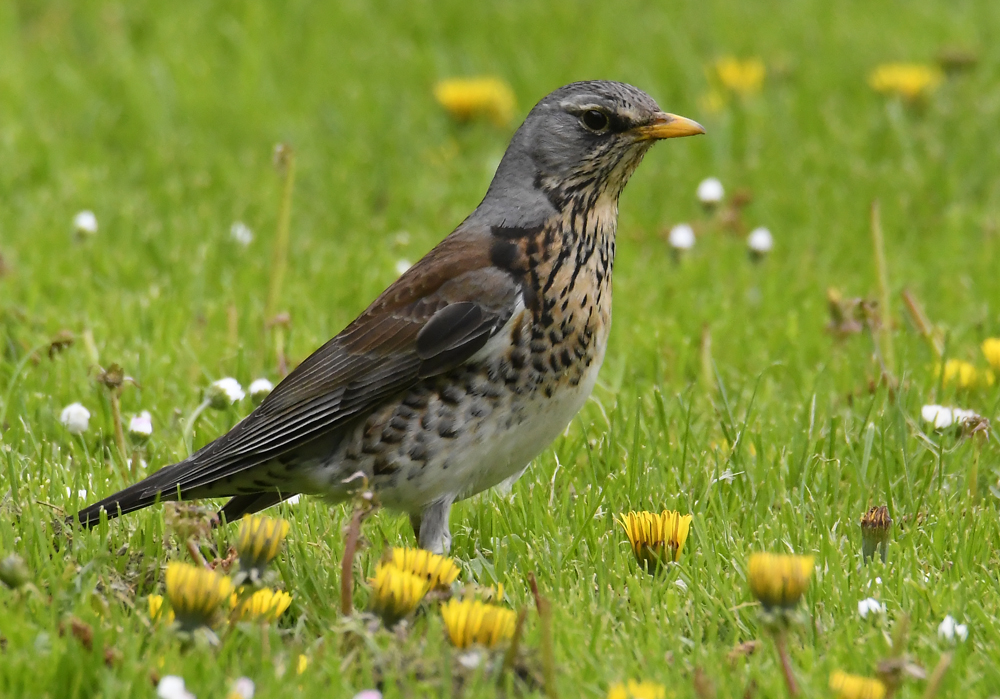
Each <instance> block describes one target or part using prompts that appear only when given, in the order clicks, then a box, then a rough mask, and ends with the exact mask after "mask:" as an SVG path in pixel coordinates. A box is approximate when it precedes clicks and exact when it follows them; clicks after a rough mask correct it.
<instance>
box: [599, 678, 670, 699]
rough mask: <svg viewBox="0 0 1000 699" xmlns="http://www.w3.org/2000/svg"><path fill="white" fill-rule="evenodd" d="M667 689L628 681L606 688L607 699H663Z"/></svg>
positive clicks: (659, 685)
mask: <svg viewBox="0 0 1000 699" xmlns="http://www.w3.org/2000/svg"><path fill="white" fill-rule="evenodd" d="M666 696H667V688H666V687H664V686H663V685H662V684H658V683H656V682H649V681H645V680H643V681H641V682H640V681H637V680H629V681H628V682H627V683H625V684H622V683H621V682H618V683H617V684H613V685H611V686H610V687H609V688H608V699H665V697H666Z"/></svg>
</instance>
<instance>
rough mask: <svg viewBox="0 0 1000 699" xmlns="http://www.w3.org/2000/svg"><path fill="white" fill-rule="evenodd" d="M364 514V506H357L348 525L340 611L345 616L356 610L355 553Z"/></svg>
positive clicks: (342, 567) (343, 561) (341, 572)
mask: <svg viewBox="0 0 1000 699" xmlns="http://www.w3.org/2000/svg"><path fill="white" fill-rule="evenodd" d="M363 516H364V508H362V507H355V508H354V512H353V513H352V514H351V523H350V524H349V525H348V526H347V540H346V541H345V542H344V558H343V560H341V562H340V613H341V614H343V615H344V616H350V615H351V614H352V613H353V612H354V554H355V553H356V552H357V550H358V537H359V536H360V535H361V519H362V518H363Z"/></svg>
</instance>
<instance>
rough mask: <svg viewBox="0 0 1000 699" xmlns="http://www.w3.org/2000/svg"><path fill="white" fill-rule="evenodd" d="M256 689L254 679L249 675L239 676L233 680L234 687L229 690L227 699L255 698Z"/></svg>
mask: <svg viewBox="0 0 1000 699" xmlns="http://www.w3.org/2000/svg"><path fill="white" fill-rule="evenodd" d="M256 691H257V688H256V687H255V686H254V683H253V680H251V679H250V678H249V677H239V678H237V679H236V681H235V682H233V688H232V689H230V690H229V694H227V695H226V699H253V695H254V692H256Z"/></svg>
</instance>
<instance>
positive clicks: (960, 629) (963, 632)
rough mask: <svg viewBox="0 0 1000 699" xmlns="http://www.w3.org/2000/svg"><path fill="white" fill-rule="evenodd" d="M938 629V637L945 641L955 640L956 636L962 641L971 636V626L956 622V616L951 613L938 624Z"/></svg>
mask: <svg viewBox="0 0 1000 699" xmlns="http://www.w3.org/2000/svg"><path fill="white" fill-rule="evenodd" d="M937 631H938V638H941V639H943V640H945V641H954V640H955V637H956V636H957V637H958V640H960V641H964V640H965V639H967V638H968V637H969V627H968V626H966V625H965V624H959V623H958V622H956V621H955V617H953V616H952V615H951V614H949V615H948V616H946V617H945V618H944V621H942V622H941V623H940V624H939V625H938V630H937Z"/></svg>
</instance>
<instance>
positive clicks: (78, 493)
mask: <svg viewBox="0 0 1000 699" xmlns="http://www.w3.org/2000/svg"><path fill="white" fill-rule="evenodd" d="M76 496H77V497H78V498H80V499H81V500H86V499H87V491H86V489H85V488H81V489H80V490H78V491H76ZM66 497H67V498H72V497H73V489H72V488H70V487H69V486H66Z"/></svg>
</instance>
